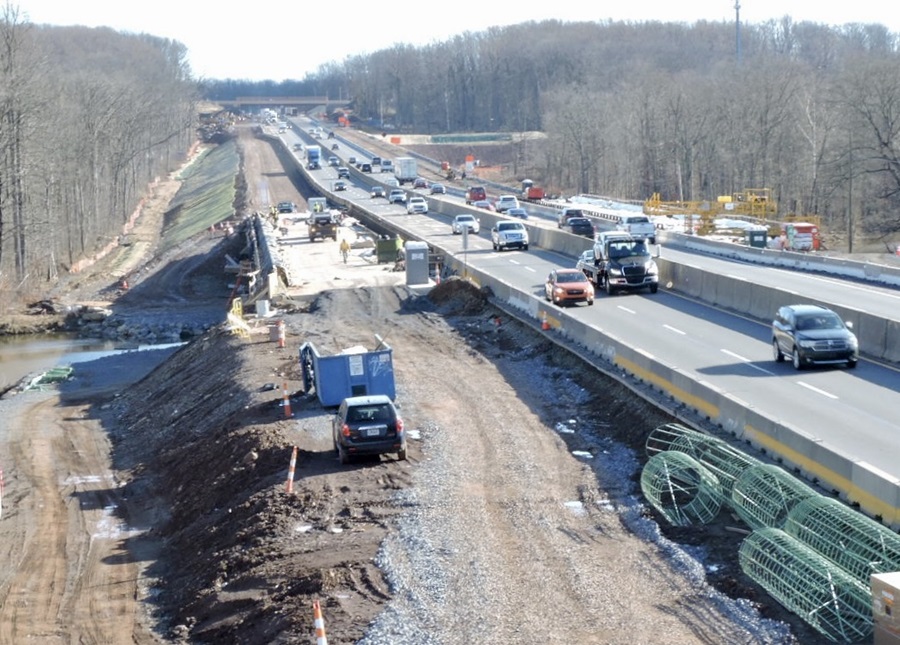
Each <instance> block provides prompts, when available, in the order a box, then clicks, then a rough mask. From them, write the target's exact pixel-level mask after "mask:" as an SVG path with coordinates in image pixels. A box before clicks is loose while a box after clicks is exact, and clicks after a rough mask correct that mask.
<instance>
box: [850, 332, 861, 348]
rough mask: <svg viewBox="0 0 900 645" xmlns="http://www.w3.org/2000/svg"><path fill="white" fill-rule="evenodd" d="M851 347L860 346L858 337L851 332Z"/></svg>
mask: <svg viewBox="0 0 900 645" xmlns="http://www.w3.org/2000/svg"><path fill="white" fill-rule="evenodd" d="M850 347H852V348H853V349H856V348H857V347H859V341H858V340H857V338H856V334H850Z"/></svg>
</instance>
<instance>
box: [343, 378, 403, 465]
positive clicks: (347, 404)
mask: <svg viewBox="0 0 900 645" xmlns="http://www.w3.org/2000/svg"><path fill="white" fill-rule="evenodd" d="M332 438H333V441H334V449H335V450H336V451H337V454H338V458H339V459H340V462H341V463H342V464H346V463H347V462H348V461H349V460H350V458H351V457H353V456H356V455H383V454H385V453H397V459H400V460H403V459H406V433H405V432H403V419H401V418H400V415H399V414H397V409H396V408H395V407H394V404H393V402H392V401H391V399H390V398H389V397H387V396H385V395H383V394H378V395H373V396H353V397H349V398H346V399H344V400H343V401H341V405H340V407H338V411H337V414H335V416H334V421H333V425H332Z"/></svg>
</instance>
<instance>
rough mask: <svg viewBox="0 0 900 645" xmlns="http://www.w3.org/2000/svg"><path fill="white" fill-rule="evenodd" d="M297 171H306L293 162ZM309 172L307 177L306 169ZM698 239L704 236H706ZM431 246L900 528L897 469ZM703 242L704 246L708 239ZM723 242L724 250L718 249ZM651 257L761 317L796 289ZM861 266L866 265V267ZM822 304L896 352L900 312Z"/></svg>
mask: <svg viewBox="0 0 900 645" xmlns="http://www.w3.org/2000/svg"><path fill="white" fill-rule="evenodd" d="M301 171H302V172H304V173H305V172H306V171H305V169H302V168H301ZM309 179H310V182H311V183H314V182H313V180H312V178H309ZM320 189H321V187H320ZM321 190H323V192H327V191H324V189H321ZM329 198H330V199H332V200H333V201H334V202H335V203H337V204H342V205H347V206H348V207H350V208H351V210H356V211H357V212H359V214H365V216H366V217H367V218H368V219H378V218H377V216H376V215H375V214H374V213H370V212H368V211H366V210H365V209H364V208H362V207H361V206H358V205H356V204H353V203H352V202H350V201H349V200H346V199H344V198H342V197H338V196H334V195H330V197H329ZM431 202H432V203H431V204H429V208H430V209H431V212H433V213H438V214H444V215H448V214H450V211H452V212H453V213H454V214H455V213H459V212H461V211H462V210H466V211H469V212H473V213H476V214H477V215H478V217H479V218H480V219H481V220H482V222H483V224H484V225H486V226H488V227H490V226H492V225H493V224H494V223H495V222H496V220H497V219H501V218H502V216H498V215H497V214H496V213H490V212H486V211H481V210H479V209H468V208H465V209H463V208H461V207H460V206H458V205H451V204H449V203H448V202H444V201H441V200H431ZM383 224H384V226H385V227H387V228H389V229H390V230H392V231H393V232H394V233H396V234H398V235H403V236H404V237H406V238H410V239H411V238H412V237H413V236H411V235H410V234H409V232H408V231H406V230H405V229H402V228H400V227H398V226H396V225H394V224H393V223H390V222H383ZM526 225H527V224H526ZM529 234H530V235H531V236H532V237H531V242H532V244H534V245H536V246H540V247H542V248H546V249H549V250H553V251H556V252H559V253H563V254H566V255H571V256H573V257H577V256H578V255H580V253H581V251H583V250H584V249H585V248H586V247H587V248H589V246H590V241H588V240H586V239H585V238H578V237H576V236H574V235H571V234H568V233H565V232H563V231H559V230H554V229H546V228H541V227H535V226H529ZM685 237H689V236H685ZM670 240H671V241H673V242H676V243H681V244H682V245H684V246H687V247H688V248H690V247H691V245H696V244H698V243H699V242H698V241H697V240H684V241H682V240H678V239H677V238H670ZM703 243H704V244H705V241H704V242H703ZM433 246H434V247H435V249H436V250H437V251H440V252H441V253H442V254H443V256H444V258H445V263H446V264H447V265H448V266H449V267H450V268H452V269H453V270H455V271H457V272H459V273H463V272H465V273H466V275H467V276H468V277H470V278H471V279H472V280H473V281H474V282H475V283H476V284H478V285H479V286H482V287H490V289H491V291H492V292H493V297H494V300H495V302H497V303H498V304H499V305H501V306H503V307H505V308H507V309H508V310H511V311H514V312H516V313H517V315H519V316H520V317H521V318H522V319H523V320H525V321H526V322H528V323H529V324H533V325H536V324H537V321H540V320H542V319H546V320H547V321H548V323H549V325H550V328H551V331H550V332H549V336H548V337H549V338H551V339H553V340H554V341H555V342H559V343H561V344H564V345H566V346H567V347H569V348H570V349H574V350H576V351H577V352H578V353H579V354H581V355H584V356H588V357H592V358H593V360H592V362H593V364H595V365H596V366H598V368H600V369H603V371H604V372H606V373H607V374H609V375H610V376H611V377H613V378H616V379H618V380H623V379H622V376H621V375H622V373H625V374H626V375H628V378H630V379H633V380H634V381H635V382H638V383H640V384H642V385H643V386H645V387H646V388H648V389H650V390H652V391H653V392H655V393H656V394H657V396H655V397H652V398H648V400H651V401H653V402H654V403H655V404H660V401H666V400H668V401H670V402H671V405H670V407H671V408H672V409H673V410H674V408H676V407H677V408H679V409H681V410H682V411H690V412H691V413H692V414H693V415H694V416H695V418H697V419H705V420H708V421H709V422H711V423H713V424H715V425H717V426H718V427H720V428H722V429H723V430H724V431H726V432H728V433H730V434H732V435H733V436H734V437H735V438H736V439H738V440H740V441H744V442H746V443H749V444H750V445H752V446H754V447H755V448H756V449H758V450H759V451H761V452H763V453H764V454H768V455H770V456H772V457H773V458H774V459H775V460H776V461H778V462H780V463H782V464H783V465H784V466H785V467H786V468H788V469H789V470H793V471H794V472H795V473H797V474H799V475H801V476H803V477H805V478H806V479H808V480H809V481H811V482H814V483H817V484H818V485H820V486H822V487H823V488H824V489H826V490H829V491H831V492H833V493H835V494H837V495H839V496H840V497H841V498H843V499H844V500H846V501H847V502H849V503H851V504H854V505H858V506H859V508H860V509H861V510H862V511H863V512H865V513H867V514H868V515H870V516H872V517H874V518H876V519H878V520H880V521H882V522H883V523H884V524H886V525H887V526H889V527H891V528H892V529H894V530H898V529H900V479H898V478H897V477H894V476H893V475H890V474H889V473H885V472H882V471H880V470H878V469H877V468H875V467H874V466H872V465H871V464H869V463H867V462H865V461H862V460H860V459H857V458H855V457H854V456H853V455H847V454H842V453H841V452H840V451H839V450H838V449H837V448H836V447H834V446H831V445H829V444H828V443H827V442H825V441H823V440H821V439H820V438H818V437H816V436H815V435H813V434H810V433H809V432H807V431H805V430H804V429H802V428H797V427H793V426H790V425H788V424H785V423H783V422H782V421H780V420H778V419H772V418H769V417H767V416H766V415H765V414H763V413H761V412H759V411H758V410H755V409H752V408H749V407H748V406H747V405H746V404H744V403H743V402H742V401H741V400H739V399H737V398H736V397H734V396H733V395H731V394H730V393H728V392H723V391H721V390H719V389H718V388H716V387H715V386H714V385H712V384H711V383H708V382H705V381H701V380H699V379H697V378H695V377H693V376H692V375H691V374H688V373H686V372H684V371H682V370H681V369H679V368H678V367H677V366H670V365H666V364H665V363H663V362H661V361H660V360H659V359H657V358H651V357H650V356H648V355H647V354H645V353H644V352H642V351H641V350H640V349H635V348H632V347H629V346H628V345H627V344H626V343H625V342H624V341H622V340H621V339H619V338H617V337H616V336H615V335H613V334H611V333H607V332H601V331H599V330H597V329H595V328H593V327H590V326H589V325H588V324H586V323H585V322H583V321H581V320H579V319H577V318H575V317H573V316H571V315H570V314H568V313H566V312H565V311H562V310H560V309H558V308H552V307H549V306H548V305H547V304H546V303H545V302H544V301H543V300H541V299H539V298H537V297H536V296H534V295H532V294H529V293H524V292H522V291H519V290H518V289H517V288H515V287H514V286H513V285H510V284H508V283H505V282H504V281H502V280H500V279H498V278H496V277H494V276H491V275H489V274H487V273H485V272H483V271H480V270H478V269H477V268H473V267H471V266H463V264H462V260H461V259H459V258H457V257H455V256H454V255H453V252H452V251H451V250H450V249H446V248H442V247H440V246H437V245H433ZM703 250H704V251H707V252H708V248H705V249H703ZM765 251H766V250H764V249H749V248H748V249H740V250H737V249H730V250H729V251H728V252H731V253H736V252H741V253H745V252H747V253H751V254H754V255H759V256H760V257H765V255H766V253H765ZM724 252H725V251H724V250H723V251H722V253H724ZM757 252H758V253H757ZM776 254H777V255H778V256H779V257H780V258H781V259H782V261H795V262H800V261H801V259H800V258H791V257H790V256H789V255H786V252H783V251H779V252H777V253H776ZM790 255H791V256H793V255H801V254H790ZM810 260H812V258H809V257H808V256H803V260H802V261H803V262H804V263H806V262H810ZM658 261H659V264H660V280H661V282H663V283H668V282H672V284H673V288H675V289H676V290H677V291H680V292H682V293H685V294H687V295H690V296H692V297H695V298H698V299H700V300H703V301H705V302H709V303H711V304H715V305H717V306H720V307H723V308H728V309H731V310H733V311H737V312H740V313H744V314H746V315H749V316H752V317H754V318H757V319H760V320H769V319H770V318H771V315H772V312H773V311H775V310H776V309H777V307H778V306H780V303H788V302H790V301H793V300H795V299H796V294H791V293H789V292H785V291H779V290H776V289H771V288H767V287H762V286H760V285H756V284H753V283H751V282H748V281H743V280H740V279H738V278H733V277H728V276H720V275H717V274H713V273H710V272H707V271H703V270H702V269H700V268H697V267H692V266H688V265H682V264H678V263H675V262H671V261H668V260H666V259H665V258H664V257H663V258H660V259H659V260H658ZM829 264H830V265H831V266H833V267H837V266H846V265H848V264H852V263H847V262H846V261H841V262H834V261H831V262H830V263H829ZM847 268H848V269H850V268H852V267H849V266H847ZM852 270H853V271H858V270H859V268H858V267H855V268H852ZM863 271H864V273H869V274H871V273H872V270H871V269H863ZM881 274H882V271H881V270H879V271H878V275H881ZM884 274H885V275H887V274H893V271H885V272H884ZM804 299H807V298H804ZM823 304H827V305H828V306H829V307H833V308H834V309H835V310H836V311H838V313H839V314H841V315H842V316H843V317H845V318H846V319H848V320H851V321H852V322H854V323H855V329H857V333H858V335H859V337H860V346H861V349H862V351H864V352H865V353H866V354H869V355H872V356H877V357H879V358H883V359H884V360H893V361H900V333H898V332H900V322H898V321H892V320H885V319H881V318H879V317H877V316H871V315H869V314H866V313H865V312H861V311H851V310H847V309H846V308H842V307H839V306H836V305H834V304H833V303H823ZM604 368H605V369H604ZM633 389H635V388H633ZM635 391H637V390H635ZM683 418H686V416H684V417H683Z"/></svg>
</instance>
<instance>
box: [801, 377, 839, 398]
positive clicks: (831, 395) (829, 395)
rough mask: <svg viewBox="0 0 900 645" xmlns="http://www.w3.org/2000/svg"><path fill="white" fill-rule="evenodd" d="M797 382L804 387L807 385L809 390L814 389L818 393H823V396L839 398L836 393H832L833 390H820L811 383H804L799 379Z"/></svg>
mask: <svg viewBox="0 0 900 645" xmlns="http://www.w3.org/2000/svg"><path fill="white" fill-rule="evenodd" d="M797 383H798V384H799V385H801V386H802V387H805V388H806V389H807V390H812V391H813V392H815V393H816V394H821V395H822V396H827V397H828V398H829V399H837V398H838V397H837V396H836V395H834V394H832V393H831V392H826V391H825V390H820V389H819V388H817V387H813V386H812V385H810V384H809V383H804V382H803V381H797Z"/></svg>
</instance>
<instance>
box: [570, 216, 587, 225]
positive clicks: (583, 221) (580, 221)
mask: <svg viewBox="0 0 900 645" xmlns="http://www.w3.org/2000/svg"><path fill="white" fill-rule="evenodd" d="M590 225H591V222H590V221H589V220H586V219H585V218H583V217H572V218H570V219H569V226H590Z"/></svg>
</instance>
